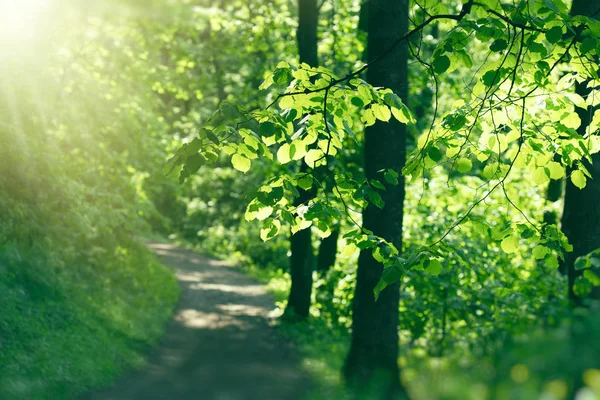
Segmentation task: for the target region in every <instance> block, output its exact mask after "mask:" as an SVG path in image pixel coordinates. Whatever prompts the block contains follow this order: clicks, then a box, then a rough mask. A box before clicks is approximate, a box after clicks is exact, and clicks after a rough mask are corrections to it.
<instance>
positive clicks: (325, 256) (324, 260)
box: [317, 227, 340, 274]
mask: <svg viewBox="0 0 600 400" xmlns="http://www.w3.org/2000/svg"><path fill="white" fill-rule="evenodd" d="M339 237H340V228H339V227H336V228H334V229H333V232H331V235H329V236H327V237H326V238H325V239H323V240H321V244H320V245H319V254H318V256H317V271H318V272H319V273H320V274H326V273H327V271H329V270H330V269H331V268H332V267H333V266H334V265H335V256H336V255H337V242H338V239H339Z"/></svg>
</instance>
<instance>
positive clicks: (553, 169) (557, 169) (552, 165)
mask: <svg viewBox="0 0 600 400" xmlns="http://www.w3.org/2000/svg"><path fill="white" fill-rule="evenodd" d="M546 168H548V170H549V171H550V178H552V179H562V178H563V177H564V176H565V167H563V166H562V164H560V163H558V162H556V161H550V162H549V163H548V164H547V165H546Z"/></svg>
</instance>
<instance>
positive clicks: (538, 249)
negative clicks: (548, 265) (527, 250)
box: [532, 246, 549, 260]
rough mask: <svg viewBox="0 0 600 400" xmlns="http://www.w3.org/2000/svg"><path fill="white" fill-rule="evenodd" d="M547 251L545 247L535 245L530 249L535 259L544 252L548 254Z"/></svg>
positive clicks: (542, 256)
mask: <svg viewBox="0 0 600 400" xmlns="http://www.w3.org/2000/svg"><path fill="white" fill-rule="evenodd" d="M548 252H549V250H548V248H547V247H544V246H535V247H534V248H533V251H532V254H533V258H535V259H536V260H541V259H542V258H544V256H545V255H546V254H548Z"/></svg>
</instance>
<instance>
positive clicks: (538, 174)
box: [533, 167, 550, 186]
mask: <svg viewBox="0 0 600 400" xmlns="http://www.w3.org/2000/svg"><path fill="white" fill-rule="evenodd" d="M549 180H550V176H548V172H546V168H544V167H540V168H537V169H536V170H535V172H534V173H533V182H535V184H536V185H538V186H542V185H544V184H545V183H547V182H548V181H549Z"/></svg>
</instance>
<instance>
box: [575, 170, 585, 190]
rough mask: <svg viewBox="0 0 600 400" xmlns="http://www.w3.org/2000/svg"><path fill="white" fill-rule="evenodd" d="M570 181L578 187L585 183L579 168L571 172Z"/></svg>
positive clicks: (582, 186) (580, 187)
mask: <svg viewBox="0 0 600 400" xmlns="http://www.w3.org/2000/svg"><path fill="white" fill-rule="evenodd" d="M571 182H573V185H575V186H577V187H578V188H579V189H583V188H584V187H585V185H586V182H587V178H586V177H585V175H584V174H583V172H581V171H580V170H575V171H573V172H572V173H571Z"/></svg>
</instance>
